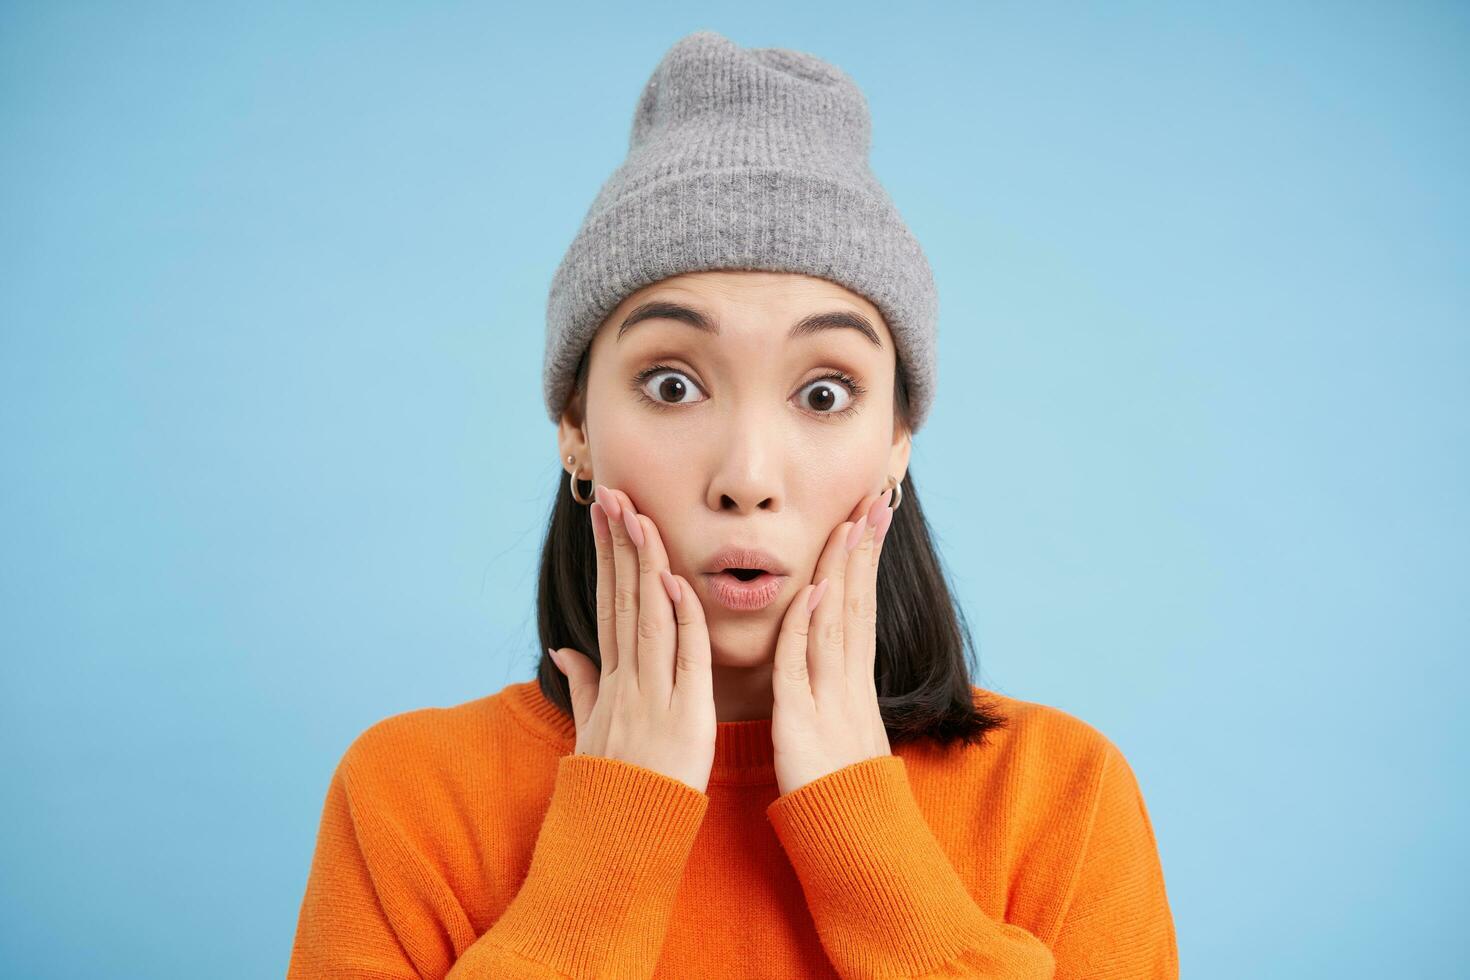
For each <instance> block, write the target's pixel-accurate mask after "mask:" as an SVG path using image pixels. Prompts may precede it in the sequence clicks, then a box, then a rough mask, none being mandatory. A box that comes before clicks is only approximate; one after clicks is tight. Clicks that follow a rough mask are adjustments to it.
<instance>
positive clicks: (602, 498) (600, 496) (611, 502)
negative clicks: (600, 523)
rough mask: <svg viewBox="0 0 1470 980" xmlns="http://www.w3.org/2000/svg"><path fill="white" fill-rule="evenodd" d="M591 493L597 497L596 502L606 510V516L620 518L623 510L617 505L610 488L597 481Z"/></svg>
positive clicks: (614, 518)
mask: <svg viewBox="0 0 1470 980" xmlns="http://www.w3.org/2000/svg"><path fill="white" fill-rule="evenodd" d="M592 493H593V495H594V496H595V497H596V498H597V502H598V503H599V504H601V505H602V509H603V510H604V511H606V512H607V516H608V517H611V518H612V519H613V520H615V521H617V520H622V517H623V510H622V508H621V507H620V506H619V505H618V502H617V499H616V498H615V497H613V493H612V491H611V490H609V489H608V488H607V487H605V486H603V485H602V484H600V483H599V484H598V485H597V488H596V489H594V490H593V491H592Z"/></svg>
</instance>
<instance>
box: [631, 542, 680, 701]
mask: <svg viewBox="0 0 1470 980" xmlns="http://www.w3.org/2000/svg"><path fill="white" fill-rule="evenodd" d="M628 528H629V530H630V531H634V532H636V533H634V534H633V537H634V544H635V545H636V546H637V548H638V689H639V690H640V691H642V692H644V693H647V694H651V695H653V696H654V697H656V698H658V703H659V704H668V703H669V700H670V698H671V696H672V694H673V690H674V647H675V644H676V643H677V640H678V637H677V635H676V633H675V625H674V604H673V602H672V600H670V599H669V594H668V590H667V588H666V587H665V586H664V583H663V581H662V576H660V575H659V573H660V572H662V571H664V570H666V569H667V568H668V567H669V559H668V555H667V554H666V553H665V552H664V543H663V539H662V538H661V537H660V536H659V533H658V528H657V527H656V526H654V523H653V520H652V519H651V518H649V517H648V516H647V515H645V514H637V513H635V514H634V515H633V520H632V521H631V522H629V524H628Z"/></svg>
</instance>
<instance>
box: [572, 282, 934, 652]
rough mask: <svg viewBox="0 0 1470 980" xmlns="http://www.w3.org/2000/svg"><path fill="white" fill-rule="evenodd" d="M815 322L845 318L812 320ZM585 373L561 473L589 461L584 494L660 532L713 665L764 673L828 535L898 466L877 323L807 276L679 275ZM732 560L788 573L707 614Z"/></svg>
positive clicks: (594, 349) (621, 328)
mask: <svg viewBox="0 0 1470 980" xmlns="http://www.w3.org/2000/svg"><path fill="white" fill-rule="evenodd" d="M681 307H682V308H683V309H684V310H687V311H689V312H688V313H681V312H680V310H679V309H678V308H681ZM816 314H839V316H838V317H835V318H832V319H831V320H828V321H820V320H818V321H808V320H807V318H809V317H812V316H813V315H816ZM690 320H702V321H703V322H704V323H705V324H706V325H707V329H700V328H699V327H697V326H695V325H693V324H691V323H690V322H689V321H690ZM804 322H805V324H806V325H805V327H804V328H802V329H799V330H796V331H795V333H796V335H795V336H793V335H792V334H793V328H797V327H798V326H799V325H802V324H803V323H804ZM834 323H835V324H836V325H831V324H834ZM862 324H866V326H867V327H868V328H869V330H870V331H871V336H867V335H865V332H864V330H862V329H860V325H862ZM854 325H859V327H856V328H855V326H854ZM589 358H590V359H589V362H588V379H587V389H586V401H585V404H584V405H583V406H582V411H581V414H580V417H579V416H578V415H577V413H576V412H575V411H571V410H569V412H568V414H566V415H563V417H562V422H561V427H560V442H561V455H562V458H563V459H565V458H566V456H567V455H574V456H576V458H577V460H578V461H579V463H581V472H582V474H583V475H584V476H585V475H586V473H587V464H588V463H589V462H590V464H591V473H592V479H594V480H595V481H596V482H598V483H601V484H604V485H606V486H608V487H612V488H614V489H617V490H622V491H623V492H624V493H626V494H627V495H628V496H629V497H630V498H631V499H632V501H633V506H634V507H635V508H637V510H638V512H639V513H641V514H646V515H647V516H648V517H649V519H650V520H652V521H653V523H654V524H655V525H656V526H657V527H658V529H659V532H660V533H661V534H662V536H663V542H664V546H665V548H666V549H667V551H668V557H669V566H670V569H671V571H673V572H674V573H675V574H678V575H681V576H683V577H684V579H685V580H686V581H688V582H689V583H690V585H692V586H693V587H694V589H695V590H696V592H697V593H698V595H699V601H700V603H701V604H702V605H703V607H704V612H705V617H706V619H707V622H708V625H709V634H710V648H711V654H712V656H713V661H714V663H716V664H721V665H724V666H730V667H736V666H756V665H758V664H760V663H762V662H768V661H769V660H770V659H771V657H772V656H773V655H774V651H775V644H776V637H777V634H778V632H779V627H780V623H781V619H782V617H783V615H784V614H785V611H786V608H787V606H788V605H789V604H790V603H791V601H792V599H793V598H794V597H795V596H796V594H797V593H798V592H800V591H801V589H802V588H803V587H804V586H805V585H806V584H807V583H809V582H810V581H811V578H812V575H813V573H814V571H815V569H816V564H817V559H818V558H819V556H820V554H821V551H822V548H823V546H824V545H825V544H826V542H827V538H828V536H829V535H830V533H831V532H832V530H833V529H834V528H835V527H836V526H837V525H839V524H841V523H842V522H844V521H847V520H852V519H856V515H854V514H853V513H852V511H853V509H854V508H855V507H856V506H857V505H858V504H859V503H860V502H861V501H862V499H863V498H864V497H865V496H867V495H869V494H874V493H878V492H880V491H881V490H882V489H883V488H884V487H885V486H887V485H888V483H889V482H890V481H889V477H890V476H892V477H895V478H899V479H902V477H903V475H904V472H905V470H906V468H907V466H908V458H909V448H910V441H909V437H908V433H907V432H904V431H902V430H899V429H898V428H897V427H896V426H895V423H894V417H893V397H894V392H893V381H894V365H895V352H894V345H893V339H892V336H891V334H890V333H889V330H888V326H887V324H886V323H885V322H884V321H883V317H882V315H881V314H880V313H879V312H878V310H877V308H876V307H874V306H873V305H872V304H871V303H870V302H868V300H866V299H865V298H863V297H862V296H860V295H858V294H856V293H853V292H851V291H849V290H847V289H845V288H843V287H842V286H839V285H837V284H836V283H832V282H829V281H827V280H825V279H819V278H816V277H812V276H806V275H799V274H794V273H775V272H747V271H709V272H697V273H688V274H684V275H678V276H674V277H672V278H669V279H665V280H663V281H662V282H658V283H655V284H653V285H650V286H645V287H644V288H642V289H640V290H638V291H637V292H634V293H632V294H631V295H629V296H628V297H627V298H626V299H624V300H623V302H622V303H621V304H619V306H618V308H617V309H616V310H614V311H613V312H612V314H611V315H610V316H609V317H608V318H607V320H605V321H604V322H603V323H602V325H601V326H600V328H599V330H598V332H597V334H596V336H595V337H594V338H593V341H592V345H591V350H590V354H589ZM838 376H845V378H846V379H847V380H844V379H843V378H842V377H838ZM579 421H580V424H578V422H579ZM732 545H733V546H744V547H752V548H759V549H763V550H765V551H767V552H770V553H771V554H772V555H773V556H775V558H776V560H777V561H778V562H779V563H781V564H782V565H783V566H784V567H785V568H786V570H787V572H788V573H789V574H788V575H787V577H786V579H785V582H784V584H783V585H782V587H781V592H780V594H778V595H777V597H776V599H775V600H774V601H773V602H771V603H769V604H768V605H766V606H764V607H763V608H761V609H758V610H745V611H737V610H733V609H729V608H727V607H726V606H724V605H723V604H721V603H720V602H719V601H717V600H716V598H715V595H714V592H713V588H712V584H713V583H712V581H711V579H710V576H709V574H707V573H710V572H711V571H714V570H717V569H715V566H714V564H713V562H712V559H713V558H714V556H715V554H716V553H717V552H719V551H720V550H722V549H723V548H725V547H727V546H732Z"/></svg>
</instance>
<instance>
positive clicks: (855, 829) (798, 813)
mask: <svg viewBox="0 0 1470 980" xmlns="http://www.w3.org/2000/svg"><path fill="white" fill-rule="evenodd" d="M766 815H767V817H768V818H769V819H770V821H771V824H772V826H773V827H774V828H775V830H776V835H777V837H779V838H780V840H781V844H782V846H783V847H784V848H785V850H786V854H787V857H789V858H790V860H791V864H792V867H793V868H794V869H795V870H796V874H797V877H798V878H799V879H800V880H801V885H802V889H803V891H804V892H805V893H806V898H807V906H808V908H810V910H811V913H812V919H813V921H814V922H815V924H816V927H817V932H818V934H819V935H820V936H821V939H822V945H823V946H824V947H825V949H826V950H827V955H828V957H829V958H830V959H831V960H832V963H833V965H834V966H835V967H836V968H837V971H838V972H839V973H841V974H842V975H843V976H889V975H892V976H915V975H920V974H923V973H926V972H928V971H930V970H932V969H934V967H935V966H936V965H938V964H942V963H947V962H949V961H950V960H952V959H954V958H955V957H956V956H958V955H959V954H960V953H961V952H963V951H965V950H967V949H974V948H975V947H976V946H977V944H983V943H984V942H985V938H984V937H985V935H986V933H987V932H988V931H990V930H994V929H998V928H999V927H998V924H995V923H994V922H993V920H990V919H989V917H988V916H986V915H985V913H984V912H983V910H981V909H980V908H979V907H978V906H977V905H976V904H975V900H974V898H972V897H971V895H970V894H969V892H967V891H966V890H965V886H964V882H963V881H961V880H960V877H959V875H958V874H957V873H956V872H955V870H954V867H953V866H952V865H951V864H950V862H949V857H948V856H947V855H946V854H945V853H944V850H943V848H941V847H940V845H939V841H938V840H937V839H936V838H935V836H934V833H933V831H931V830H930V829H929V825H928V824H927V823H926V822H925V820H924V816H923V813H922V811H921V810H920V809H919V806H918V803H917V802H916V801H915V800H914V796H913V792H912V791H911V789H910V788H909V783H908V773H907V770H906V768H905V764H904V761H903V758H902V757H901V756H896V755H885V756H876V757H874V758H871V759H865V760H863V761H862V762H857V763H854V764H852V765H849V766H845V767H843V768H842V769H838V770H837V771H836V772H832V773H828V774H827V775H825V776H823V777H821V778H820V779H815V780H813V781H811V782H809V783H807V784H806V785H804V786H802V787H800V788H799V789H796V790H794V791H793V792H790V793H787V794H786V795H784V796H781V797H779V798H777V799H776V800H775V802H773V803H771V805H770V806H769V807H767V808H766ZM998 938H999V937H998ZM1004 941H1005V940H1002V942H1004Z"/></svg>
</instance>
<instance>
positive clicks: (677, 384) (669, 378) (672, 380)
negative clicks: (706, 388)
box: [643, 369, 699, 405]
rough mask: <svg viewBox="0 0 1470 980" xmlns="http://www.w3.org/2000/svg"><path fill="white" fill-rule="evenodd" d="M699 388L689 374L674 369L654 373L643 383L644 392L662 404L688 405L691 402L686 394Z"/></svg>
mask: <svg viewBox="0 0 1470 980" xmlns="http://www.w3.org/2000/svg"><path fill="white" fill-rule="evenodd" d="M698 390H699V387H698V386H697V385H695V384H694V382H693V381H691V380H690V378H689V375H687V374H685V373H684V372H683V371H675V370H672V369H666V370H662V371H659V372H657V373H655V374H653V375H652V376H650V377H649V378H648V380H647V381H646V382H644V385H643V391H644V393H645V394H648V396H649V397H650V398H652V399H653V400H654V401H655V402H658V403H659V404H660V405H688V404H690V403H691V402H690V401H689V400H687V399H686V398H685V397H684V396H686V395H688V394H691V393H692V392H696V391H698Z"/></svg>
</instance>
